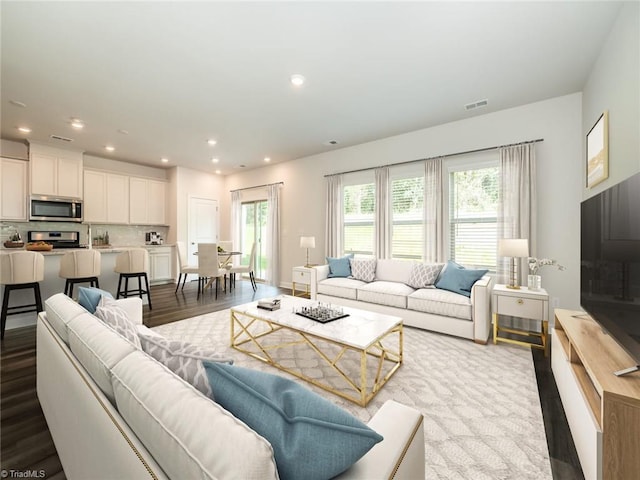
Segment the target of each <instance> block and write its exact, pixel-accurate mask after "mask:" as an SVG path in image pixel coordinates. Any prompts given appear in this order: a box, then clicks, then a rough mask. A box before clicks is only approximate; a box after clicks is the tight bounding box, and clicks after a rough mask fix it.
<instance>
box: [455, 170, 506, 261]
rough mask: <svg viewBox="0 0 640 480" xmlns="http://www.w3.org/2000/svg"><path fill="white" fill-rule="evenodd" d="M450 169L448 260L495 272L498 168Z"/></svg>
mask: <svg viewBox="0 0 640 480" xmlns="http://www.w3.org/2000/svg"><path fill="white" fill-rule="evenodd" d="M491 163H492V164H491V165H487V164H486V163H484V164H483V165H478V164H476V165H474V166H473V167H471V168H470V167H469V164H468V163H467V165H466V166H464V167H458V168H456V167H450V168H449V173H448V175H449V182H448V188H449V258H451V260H453V261H455V262H457V263H460V264H462V265H465V266H468V267H478V268H488V269H489V270H490V271H494V272H495V271H496V250H497V215H498V166H497V161H494V162H491Z"/></svg>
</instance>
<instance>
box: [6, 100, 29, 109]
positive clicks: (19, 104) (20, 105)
mask: <svg viewBox="0 0 640 480" xmlns="http://www.w3.org/2000/svg"><path fill="white" fill-rule="evenodd" d="M9 103H10V104H11V105H15V106H16V107H20V108H26V107H27V104H26V103H23V102H19V101H18V100H9Z"/></svg>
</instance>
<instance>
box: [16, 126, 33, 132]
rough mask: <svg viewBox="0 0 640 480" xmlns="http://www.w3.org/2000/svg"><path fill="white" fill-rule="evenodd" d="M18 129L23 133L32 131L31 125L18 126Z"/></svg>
mask: <svg viewBox="0 0 640 480" xmlns="http://www.w3.org/2000/svg"><path fill="white" fill-rule="evenodd" d="M18 131H20V132H22V133H31V129H30V128H29V127H18Z"/></svg>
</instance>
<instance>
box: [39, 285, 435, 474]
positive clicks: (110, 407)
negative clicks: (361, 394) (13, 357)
mask: <svg viewBox="0 0 640 480" xmlns="http://www.w3.org/2000/svg"><path fill="white" fill-rule="evenodd" d="M139 300H140V299H138V298H129V299H126V301H127V304H128V305H127V310H128V313H129V318H130V320H132V321H133V322H134V323H136V324H137V328H138V330H139V331H145V330H146V333H147V334H148V333H149V332H151V331H150V330H149V329H147V328H146V327H144V326H143V325H142V303H141V302H140V301H139ZM136 301H137V302H138V303H137V304H135V302H136ZM132 303H133V304H134V305H133V308H132ZM45 305H46V308H45V312H41V313H40V314H39V316H38V325H37V392H38V398H39V400H40V404H41V405H42V410H43V412H44V415H45V418H46V420H47V424H48V426H49V430H50V431H51V435H52V437H53V440H54V443H55V446H56V449H57V451H58V454H59V457H60V461H61V463H62V466H63V468H64V471H65V474H66V477H67V478H68V479H70V480H74V479H88V478H90V479H92V480H94V479H115V478H117V479H119V480H126V479H135V480H138V479H144V478H152V479H167V478H171V479H181V480H182V479H187V480H188V479H195V478H198V479H213V478H221V479H222V478H238V479H252V478H253V479H260V480H262V479H267V478H273V479H277V478H279V476H278V470H277V467H276V465H275V460H274V458H273V450H272V448H271V445H270V444H269V443H268V442H267V441H266V440H265V439H264V438H263V437H261V436H259V435H258V434H257V433H255V432H254V431H253V430H251V429H250V428H249V427H248V426H247V425H245V424H244V423H243V422H241V421H240V420H238V419H236V418H235V417H233V416H232V415H231V414H230V413H229V412H227V411H226V410H224V409H223V408H222V407H221V406H219V405H218V404H217V403H215V402H214V401H212V400H210V399H209V398H208V397H206V396H205V395H203V394H201V393H200V392H199V391H198V390H196V389H195V388H193V387H192V386H191V385H190V384H189V383H187V382H185V381H184V380H182V379H181V378H180V377H178V376H177V375H175V374H174V373H173V372H171V371H170V370H169V369H167V368H166V367H165V366H164V365H162V364H160V363H159V362H157V361H156V360H155V359H153V358H151V357H150V356H148V355H147V354H146V353H144V352H143V351H141V350H138V349H137V348H136V347H135V346H134V345H133V344H132V343H131V342H129V341H127V340H125V339H124V337H122V336H121V335H120V334H118V333H116V331H115V330H113V329H112V328H111V327H109V326H107V325H106V324H104V323H103V322H101V321H100V320H99V319H97V318H96V317H95V316H94V315H92V314H90V313H88V312H87V311H86V310H84V309H83V308H82V307H81V306H80V305H78V304H76V303H75V302H73V301H72V300H71V299H69V298H68V297H66V296H65V295H62V294H58V295H54V296H52V297H50V298H49V299H47V300H46V302H45ZM368 425H369V426H370V427H371V428H372V429H374V430H375V431H377V432H378V433H380V434H381V435H382V436H383V437H384V440H383V441H382V442H380V443H378V444H377V445H375V446H374V447H373V448H372V449H371V450H370V451H369V452H368V453H367V454H366V455H365V456H364V457H362V458H361V459H360V460H359V461H358V462H357V463H356V464H355V465H353V466H352V467H351V468H349V469H348V470H346V471H345V472H343V474H341V475H340V476H339V478H343V479H370V478H406V479H416V478H420V479H423V478H424V472H425V455H424V431H423V428H424V427H423V417H422V414H421V413H420V412H418V411H416V410H414V409H412V408H409V407H406V406H404V405H401V404H399V403H397V402H394V401H388V402H387V403H385V404H384V405H383V406H382V407H381V408H380V410H379V411H378V412H377V413H376V414H375V416H374V417H373V418H372V419H371V421H370V422H369V424H368Z"/></svg>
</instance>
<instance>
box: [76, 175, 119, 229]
mask: <svg viewBox="0 0 640 480" xmlns="http://www.w3.org/2000/svg"><path fill="white" fill-rule="evenodd" d="M84 221H85V222H93V223H119V224H126V223H129V177H128V176H126V175H118V174H115V173H108V172H101V171H95V170H85V171H84Z"/></svg>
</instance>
